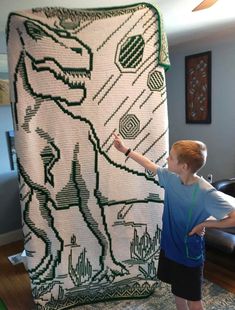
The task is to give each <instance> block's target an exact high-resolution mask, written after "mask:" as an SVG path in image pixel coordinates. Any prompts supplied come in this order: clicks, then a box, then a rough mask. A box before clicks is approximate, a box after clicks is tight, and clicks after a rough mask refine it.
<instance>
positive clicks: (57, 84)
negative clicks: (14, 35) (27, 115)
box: [18, 19, 93, 106]
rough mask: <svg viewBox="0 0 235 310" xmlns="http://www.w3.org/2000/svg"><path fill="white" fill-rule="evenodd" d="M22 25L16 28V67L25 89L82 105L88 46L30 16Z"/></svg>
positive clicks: (89, 62)
mask: <svg viewBox="0 0 235 310" xmlns="http://www.w3.org/2000/svg"><path fill="white" fill-rule="evenodd" d="M22 24H23V27H24V29H18V34H19V35H20V42H21V55H20V59H19V64H18V70H20V71H21V74H22V75H23V80H24V83H25V88H26V89H27V91H28V92H30V93H31V95H33V96H37V97H39V98H42V99H48V100H50V99H53V100H56V101H59V102H61V103H65V104H66V105H68V106H78V105H81V104H82V102H83V101H84V99H85V98H86V94H87V91H86V81H88V80H89V79H90V77H91V71H92V62H93V54H92V52H91V49H90V48H89V47H88V46H87V45H86V44H85V43H84V42H82V41H81V40H79V39H78V38H77V37H74V36H72V35H71V33H70V32H69V31H67V30H65V29H62V28H61V29H60V28H58V27H57V28H51V27H50V26H48V25H45V24H43V23H41V22H39V21H36V20H30V19H25V21H24V23H22ZM22 24H21V25H22Z"/></svg>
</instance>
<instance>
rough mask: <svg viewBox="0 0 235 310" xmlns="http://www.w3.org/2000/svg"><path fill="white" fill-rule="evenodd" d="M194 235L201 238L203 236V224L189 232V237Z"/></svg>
mask: <svg viewBox="0 0 235 310" xmlns="http://www.w3.org/2000/svg"><path fill="white" fill-rule="evenodd" d="M194 234H196V235H199V236H202V237H203V236H204V235H205V227H204V225H203V223H201V224H198V225H196V226H194V227H193V229H192V230H191V231H190V232H189V236H192V235H194Z"/></svg>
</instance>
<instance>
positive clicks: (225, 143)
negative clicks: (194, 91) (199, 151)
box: [167, 33, 235, 181]
mask: <svg viewBox="0 0 235 310" xmlns="http://www.w3.org/2000/svg"><path fill="white" fill-rule="evenodd" d="M228 34H229V35H228V37H226V36H223V37H218V36H217V37H216V36H215V35H214V36H211V37H209V38H205V39H203V40H200V41H192V42H189V43H184V44H181V45H179V46H175V47H170V60H171V65H172V67H171V69H170V71H169V72H168V73H167V87H168V88H167V89H168V107H169V131H170V144H172V143H173V142H174V141H176V140H180V139H197V140H202V141H204V142H205V143H206V144H207V147H208V160H207V164H206V166H205V167H204V168H203V169H202V170H201V171H200V175H203V176H204V177H207V175H208V174H209V173H212V174H213V181H215V180H218V179H223V178H231V177H235V96H234V90H235V39H234V37H235V33H228ZM208 50H211V51H212V123H211V124H186V123H185V71H184V70H185V69H184V68H185V67H184V59H185V56H186V55H191V54H195V53H200V52H204V51H208Z"/></svg>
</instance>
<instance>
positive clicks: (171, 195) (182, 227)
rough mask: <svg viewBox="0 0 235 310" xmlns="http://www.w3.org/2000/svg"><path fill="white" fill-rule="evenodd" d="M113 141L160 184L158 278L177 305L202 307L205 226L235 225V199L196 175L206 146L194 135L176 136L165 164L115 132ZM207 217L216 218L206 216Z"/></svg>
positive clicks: (200, 309)
mask: <svg viewBox="0 0 235 310" xmlns="http://www.w3.org/2000/svg"><path fill="white" fill-rule="evenodd" d="M114 146H115V147H116V149H117V150H119V151H120V152H122V153H124V154H125V155H126V156H128V157H130V158H131V159H133V160H135V161H136V162H137V163H139V164H140V165H141V166H143V167H144V168H145V169H148V170H150V171H152V172H153V173H154V174H155V175H156V176H157V178H158V181H159V184H160V186H161V187H164V189H165V199H164V211H163V217H162V220H163V226H162V237H161V251H160V257H159V265H158V278H159V279H160V280H161V281H164V282H166V283H169V284H171V290H172V293H173V294H174V295H175V303H176V308H177V309H178V310H188V309H190V310H203V305H202V301H201V299H202V297H201V288H202V272H203V261H204V257H203V253H204V243H203V239H204V230H205V228H212V227H213V228H225V227H231V226H235V199H233V198H232V197H230V196H228V195H225V194H223V193H221V192H218V191H217V190H216V189H215V188H214V187H213V186H212V185H211V184H209V183H208V182H206V181H205V180H204V179H203V178H201V177H199V176H198V175H197V172H198V171H199V170H200V169H201V168H202V167H203V166H204V165H205V163H206V157H207V148H206V145H205V144H204V143H202V142H200V141H193V140H181V141H177V142H176V143H174V144H173V146H172V148H171V150H170V155H169V157H168V159H167V161H168V168H161V167H160V166H158V165H156V164H155V163H153V162H152V161H151V160H149V159H148V158H147V157H145V156H143V155H141V154H139V153H137V152H134V151H132V150H131V149H128V148H127V147H126V146H125V145H124V143H123V141H122V140H121V138H120V137H119V136H118V135H116V134H114ZM210 216H213V217H214V218H216V219H218V220H216V219H215V220H207V219H208V218H209V217H210Z"/></svg>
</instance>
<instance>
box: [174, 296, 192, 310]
mask: <svg viewBox="0 0 235 310" xmlns="http://www.w3.org/2000/svg"><path fill="white" fill-rule="evenodd" d="M175 305H176V309H177V310H189V308H188V304H187V300H186V299H183V298H181V297H178V296H175Z"/></svg>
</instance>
